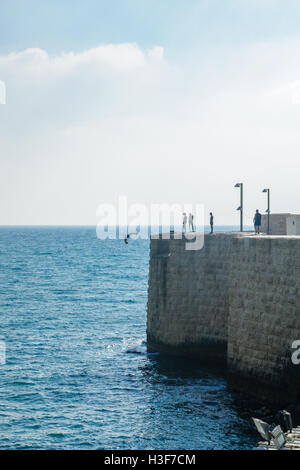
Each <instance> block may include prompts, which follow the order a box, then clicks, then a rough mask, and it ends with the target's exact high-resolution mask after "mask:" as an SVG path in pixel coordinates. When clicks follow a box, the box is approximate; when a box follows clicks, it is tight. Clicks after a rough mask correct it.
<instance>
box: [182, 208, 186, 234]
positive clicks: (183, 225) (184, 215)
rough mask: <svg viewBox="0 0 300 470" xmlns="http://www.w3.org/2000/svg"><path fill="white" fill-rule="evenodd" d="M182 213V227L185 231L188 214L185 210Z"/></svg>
mask: <svg viewBox="0 0 300 470" xmlns="http://www.w3.org/2000/svg"><path fill="white" fill-rule="evenodd" d="M182 215H183V221H182V228H183V231H184V233H185V232H186V223H187V216H186V213H185V212H184V213H183V214H182Z"/></svg>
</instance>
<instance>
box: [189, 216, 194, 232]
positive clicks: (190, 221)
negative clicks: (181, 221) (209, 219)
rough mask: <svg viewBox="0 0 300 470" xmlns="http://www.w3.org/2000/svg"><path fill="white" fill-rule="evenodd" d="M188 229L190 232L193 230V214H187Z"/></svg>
mask: <svg viewBox="0 0 300 470" xmlns="http://www.w3.org/2000/svg"><path fill="white" fill-rule="evenodd" d="M189 229H190V232H194V216H193V214H191V213H190V214H189Z"/></svg>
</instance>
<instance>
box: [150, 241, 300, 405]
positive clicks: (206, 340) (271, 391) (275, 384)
mask: <svg viewBox="0 0 300 470" xmlns="http://www.w3.org/2000/svg"><path fill="white" fill-rule="evenodd" d="M299 292H300V238H297V237H294V238H292V237H267V236H261V237H255V236H251V235H247V234H244V235H241V234H238V233H217V234H214V235H205V243H204V248H203V249H202V250H199V251H187V250H186V249H185V240H184V239H182V240H174V239H171V240H159V239H154V240H151V248H150V274H149V293H148V317H147V340H148V341H147V344H148V349H149V350H150V351H161V352H166V353H171V354H178V355H182V356H189V357H195V358H197V359H198V360H199V361H201V362H204V363H206V362H214V363H217V364H222V365H225V364H226V365H227V371H228V378H229V383H230V384H231V385H232V386H233V387H234V388H236V389H240V390H244V391H247V392H249V393H251V394H253V395H256V396H258V397H259V398H266V399H267V400H269V401H279V402H280V401H281V398H282V395H283V394H284V397H285V399H286V400H290V401H293V402H298V401H299V399H300V396H299V392H300V382H299V378H300V365H299V366H295V365H293V364H292V361H291V354H292V350H291V344H292V342H293V341H294V340H297V339H299V340H300V297H299ZM286 400H284V401H286Z"/></svg>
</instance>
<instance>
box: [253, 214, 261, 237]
mask: <svg viewBox="0 0 300 470" xmlns="http://www.w3.org/2000/svg"><path fill="white" fill-rule="evenodd" d="M253 222H254V229H255V233H257V234H260V227H261V214H260V212H259V210H258V209H256V212H255V214H254V218H253Z"/></svg>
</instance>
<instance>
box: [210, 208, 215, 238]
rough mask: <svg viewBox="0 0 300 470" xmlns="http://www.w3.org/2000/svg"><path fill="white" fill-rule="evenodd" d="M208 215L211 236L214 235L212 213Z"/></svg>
mask: <svg viewBox="0 0 300 470" xmlns="http://www.w3.org/2000/svg"><path fill="white" fill-rule="evenodd" d="M209 215H210V219H209V223H210V233H211V234H213V233H214V216H213V213H212V212H210V213H209Z"/></svg>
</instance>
